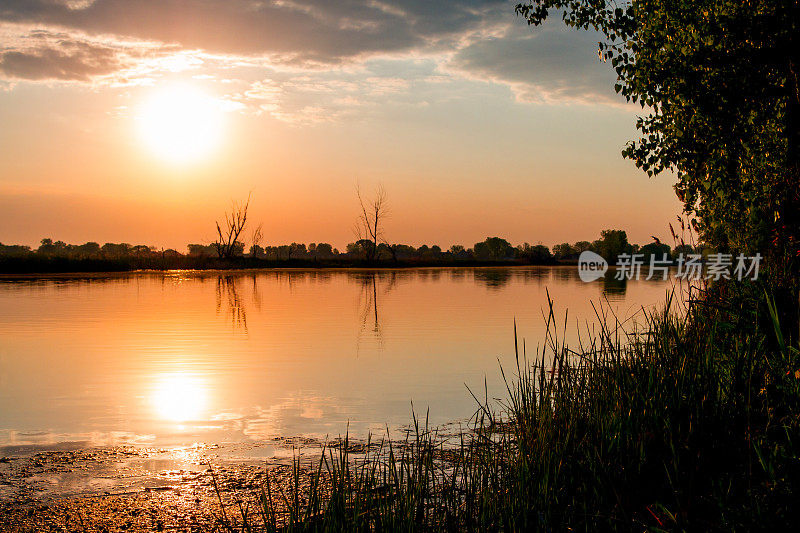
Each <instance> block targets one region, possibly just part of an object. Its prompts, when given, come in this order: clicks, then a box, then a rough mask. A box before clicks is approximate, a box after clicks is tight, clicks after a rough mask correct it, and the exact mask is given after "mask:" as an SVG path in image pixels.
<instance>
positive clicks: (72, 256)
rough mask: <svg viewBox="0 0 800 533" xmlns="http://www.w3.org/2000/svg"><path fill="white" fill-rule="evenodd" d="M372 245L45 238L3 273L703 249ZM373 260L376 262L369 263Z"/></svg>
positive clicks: (10, 257) (8, 257) (614, 234)
mask: <svg viewBox="0 0 800 533" xmlns="http://www.w3.org/2000/svg"><path fill="white" fill-rule="evenodd" d="M372 246H373V244H372V242H371V241H368V240H359V241H357V242H353V243H350V244H348V245H347V247H346V249H345V250H344V251H339V250H338V249H336V248H334V247H333V246H332V245H330V244H328V243H311V244H308V245H306V244H302V243H296V242H293V243H291V244H283V245H278V246H259V245H251V246H250V247H249V248H248V249H247V250H245V244H244V243H241V242H237V243H236V246H235V250H234V257H233V258H227V259H223V258H221V257H220V253H219V252H218V250H217V246H216V245H214V244H208V245H206V244H189V245H188V246H187V253H185V254H184V253H181V252H179V251H177V250H174V249H171V248H170V249H166V250H165V249H158V248H156V247H153V246H145V245H141V244H140V245H131V244H127V243H118V244H117V243H105V244H103V245H102V246H101V245H100V244H98V243H96V242H87V243H84V244H67V243H65V242H63V241H53V240H52V239H42V241H41V244H40V245H39V247H38V248H36V249H33V248H31V247H29V246H21V245H4V244H2V243H0V271H3V272H78V271H100V270H108V271H124V270H138V269H175V268H192V269H206V268H257V267H270V266H320V267H324V266H332V267H337V266H338V267H344V266H392V265H398V266H415V265H420V266H421V265H448V264H459V265H473V264H530V265H548V264H555V263H559V262H571V261H575V260H577V258H578V256H579V255H580V254H581V253H582V252H583V251H585V250H591V251H594V252H596V253H598V254H600V255H601V256H603V257H605V258H606V259H607V260H609V261H610V262H612V263H613V262H615V261H616V257H617V256H618V255H619V254H622V253H641V254H644V255H645V256H649V255H656V256H657V257H659V258H661V257H662V256H663V254H667V255H668V256H670V257H673V256H676V255H677V254H678V253H681V252H682V253H692V252H695V251H697V250H695V249H694V248H692V247H691V246H688V245H679V246H677V247H676V248H675V249H674V250H672V249H671V248H670V246H668V245H666V244H663V243H661V242H658V241H654V242H652V243H650V244H647V245H645V246H641V247H640V246H639V245H636V244H630V243H628V237H627V234H626V232H625V231H623V230H604V231H603V232H602V233H601V236H600V238H599V239H597V240H595V241H594V242H589V241H578V242H576V243H574V244H569V243H562V244H557V245H555V246H553V247H552V248H549V247H547V246H545V245H543V244H534V245H531V244H529V243H524V244H521V245H518V246H513V245H511V243H509V242H508V241H507V240H506V239H503V238H500V237H488V238H487V239H485V240H484V241H481V242H478V243H475V244H474V245H473V246H472V247H471V248H466V247H464V246H462V245H460V244H454V245H453V246H451V247H450V248H448V249H447V250H444V249H442V248H441V247H440V246H438V245H435V244H434V245H431V246H428V245H425V244H423V245H422V246H419V247H414V246H410V245H407V244H389V243H380V244H379V245H378V247H377V253H370V252H371V247H372ZM368 257H374V259H373V260H372V261H367V258H368Z"/></svg>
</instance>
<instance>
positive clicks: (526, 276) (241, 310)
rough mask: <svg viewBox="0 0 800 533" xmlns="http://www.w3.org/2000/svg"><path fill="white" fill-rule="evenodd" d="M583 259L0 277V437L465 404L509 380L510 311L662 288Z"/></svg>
mask: <svg viewBox="0 0 800 533" xmlns="http://www.w3.org/2000/svg"><path fill="white" fill-rule="evenodd" d="M670 288H671V282H669V281H629V282H627V283H626V284H620V283H619V282H613V281H611V282H608V281H604V280H600V281H597V282H593V283H583V282H581V281H580V279H579V278H578V277H577V271H576V268H575V267H530V268H522V267H520V268H494V269H417V270H398V271H378V272H370V271H310V272H309V271H282V272H276V271H261V272H257V273H252V272H248V273H235V274H229V273H223V274H218V273H187V272H170V273H164V274H161V273H134V274H124V275H112V276H97V277H93V278H89V279H87V278H63V277H61V278H46V279H36V280H30V279H29V280H11V279H4V280H0V445H3V446H9V445H49V444H58V443H65V442H78V443H84V444H86V445H91V446H102V445H116V444H140V445H148V446H151V445H152V446H166V445H187V444H192V443H201V442H202V443H216V442H250V441H266V440H270V439H273V438H275V437H286V436H295V435H303V436H312V437H324V436H326V435H330V436H337V435H340V434H343V433H344V432H345V431H346V430H347V427H348V423H349V428H350V432H351V433H355V434H361V435H363V434H365V433H366V432H367V431H377V432H378V433H381V432H385V430H386V427H387V425H388V427H389V428H397V427H399V426H401V425H403V424H406V423H408V422H409V420H410V414H411V402H412V401H413V404H414V408H415V410H416V411H418V412H423V413H424V411H425V410H426V409H428V408H429V409H430V417H431V421H432V423H434V424H438V423H444V422H448V421H454V420H462V419H465V418H467V417H469V416H470V415H471V414H472V413H473V411H474V410H475V403H474V400H473V399H472V398H471V397H470V395H469V393H468V392H467V389H466V386H467V385H468V386H469V387H471V388H472V389H473V390H474V391H480V394H482V393H483V387H484V378H486V380H487V384H488V389H489V394H490V396H492V395H494V396H501V393H502V391H503V388H502V385H501V382H500V375H499V372H498V359H499V360H500V362H504V363H505V364H507V365H510V364H512V361H513V350H514V338H513V333H512V331H513V321H514V319H515V318H516V321H517V326H518V329H519V332H520V335H521V336H524V337H525V338H526V340H527V344H528V346H535V345H536V343H537V342H538V341H540V340H541V338H542V332H543V327H544V325H543V319H542V312H543V309H544V308H545V307H546V305H547V296H546V290H549V293H550V296H551V297H552V298H553V300H554V301H555V302H556V305H557V309H558V310H559V312H560V313H561V314H560V317H561V319H562V320H563V312H564V311H565V310H567V309H568V310H569V315H568V316H569V324H570V326H571V331H572V332H573V333H574V330H575V325H576V322H580V323H581V324H585V323H586V321H587V320H589V321H591V320H593V319H594V311H593V310H592V307H591V303H592V302H594V303H595V304H597V303H598V302H600V301H601V300H605V299H606V298H607V299H608V301H609V305H610V306H611V308H613V309H614V310H615V311H616V312H617V313H618V314H619V315H620V316H630V315H631V314H632V313H634V312H635V311H636V310H638V309H640V308H641V307H642V306H651V305H654V304H658V303H660V302H663V300H664V296H665V294H666V292H667V291H668V290H670Z"/></svg>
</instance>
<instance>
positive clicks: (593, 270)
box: [578, 250, 608, 282]
mask: <svg viewBox="0 0 800 533" xmlns="http://www.w3.org/2000/svg"><path fill="white" fill-rule="evenodd" d="M606 270H608V262H606V260H605V259H603V258H602V256H600V255H598V254H596V253H594V252H590V251H589V250H586V251H585V252H582V253H581V255H580V257H578V275H579V276H580V277H581V281H586V282H589V281H594V280H596V279H600V278H602V277H603V275H605V273H606Z"/></svg>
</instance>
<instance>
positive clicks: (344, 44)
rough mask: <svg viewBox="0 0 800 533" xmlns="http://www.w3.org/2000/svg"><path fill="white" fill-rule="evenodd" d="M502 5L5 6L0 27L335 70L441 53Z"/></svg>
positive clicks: (161, 0)
mask: <svg viewBox="0 0 800 533" xmlns="http://www.w3.org/2000/svg"><path fill="white" fill-rule="evenodd" d="M511 6H512V5H511V4H510V3H508V2H507V1H506V0H441V1H436V2H431V1H429V0H405V1H402V2H391V3H390V2H386V1H384V2H380V1H376V0H339V1H336V2H330V1H329V0H302V1H300V0H297V1H293V0H274V1H271V2H270V1H253V0H208V1H204V2H193V1H189V0H96V1H94V2H63V1H62V2H56V1H52V0H5V1H4V2H3V6H2V7H0V20H2V21H6V22H14V23H26V24H37V25H54V26H58V27H62V28H68V29H71V30H79V31H83V32H87V33H89V34H93V35H99V34H114V35H121V36H127V37H132V38H136V39H143V40H156V41H160V42H164V43H173V44H177V45H179V46H182V47H185V48H192V49H201V50H204V51H207V52H211V53H225V54H244V55H261V54H267V55H270V54H274V55H277V56H283V57H285V59H286V60H294V61H310V62H322V63H337V62H341V61H345V60H348V59H355V58H358V57H359V56H361V55H363V54H376V53H387V52H399V51H404V50H411V49H415V48H420V47H425V46H442V45H444V44H445V43H450V42H452V41H453V40H454V39H458V38H460V37H462V36H463V34H464V33H465V32H471V31H476V30H479V29H480V28H482V27H484V26H485V24H486V23H487V22H489V21H492V20H496V19H497V18H498V17H500V18H506V19H510V18H513V11H512V9H511Z"/></svg>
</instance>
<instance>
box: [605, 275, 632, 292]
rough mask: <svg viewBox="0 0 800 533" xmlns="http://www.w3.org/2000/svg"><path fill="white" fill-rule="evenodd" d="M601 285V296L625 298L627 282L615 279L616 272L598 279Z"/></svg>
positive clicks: (623, 279)
mask: <svg viewBox="0 0 800 533" xmlns="http://www.w3.org/2000/svg"><path fill="white" fill-rule="evenodd" d="M600 281H601V282H602V283H603V294H606V295H613V296H625V292H626V291H627V290H628V280H627V279H625V278H622V279H617V276H616V272H613V271H609V272H606V275H605V276H603V277H602V278H600Z"/></svg>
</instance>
